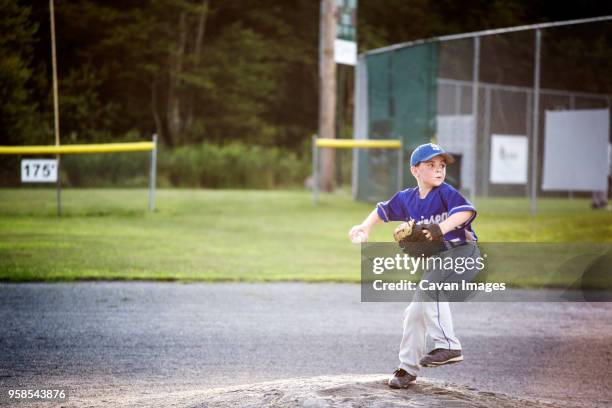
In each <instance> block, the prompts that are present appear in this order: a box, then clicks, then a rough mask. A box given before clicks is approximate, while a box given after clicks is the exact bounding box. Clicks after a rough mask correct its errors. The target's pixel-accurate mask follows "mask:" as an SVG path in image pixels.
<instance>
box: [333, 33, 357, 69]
mask: <svg viewBox="0 0 612 408" xmlns="http://www.w3.org/2000/svg"><path fill="white" fill-rule="evenodd" d="M334 60H335V61H336V63H338V64H345V65H356V64H357V43H356V42H354V41H347V40H340V39H338V38H336V40H335V42H334Z"/></svg>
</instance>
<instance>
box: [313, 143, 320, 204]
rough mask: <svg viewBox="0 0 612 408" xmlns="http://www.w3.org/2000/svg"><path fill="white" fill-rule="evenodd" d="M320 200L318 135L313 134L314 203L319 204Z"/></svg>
mask: <svg viewBox="0 0 612 408" xmlns="http://www.w3.org/2000/svg"><path fill="white" fill-rule="evenodd" d="M318 201H319V148H318V147H317V135H313V136H312V203H313V204H314V205H317V203H318Z"/></svg>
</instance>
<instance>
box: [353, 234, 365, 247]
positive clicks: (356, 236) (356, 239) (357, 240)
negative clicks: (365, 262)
mask: <svg viewBox="0 0 612 408" xmlns="http://www.w3.org/2000/svg"><path fill="white" fill-rule="evenodd" d="M364 241H365V234H364V233H363V232H362V231H357V232H356V233H355V234H354V235H353V236H352V237H351V242H352V243H353V244H361V243H362V242H364Z"/></svg>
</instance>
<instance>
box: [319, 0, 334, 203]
mask: <svg viewBox="0 0 612 408" xmlns="http://www.w3.org/2000/svg"><path fill="white" fill-rule="evenodd" d="M335 14H336V2H335V0H321V14H320V30H319V84H320V86H319V137H321V138H329V139H333V138H335V137H336V135H335V133H336V132H335V130H336V62H335V61H334V40H335V39H336V15H335ZM322 150H323V151H322V152H321V153H322V168H321V182H322V183H321V184H322V185H321V188H322V190H323V191H332V190H333V187H334V175H335V172H334V167H335V151H334V149H332V148H323V149H322Z"/></svg>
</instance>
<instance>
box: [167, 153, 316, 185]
mask: <svg viewBox="0 0 612 408" xmlns="http://www.w3.org/2000/svg"><path fill="white" fill-rule="evenodd" d="M159 157H160V164H159V172H160V175H161V176H162V177H165V178H167V180H168V181H169V182H170V184H171V185H172V186H176V187H209V188H264V189H269V188H275V187H281V186H282V187H288V186H300V185H302V184H303V182H304V179H305V178H306V177H307V176H308V174H309V172H310V164H309V163H310V162H309V161H308V160H307V159H304V158H300V157H298V155H297V154H296V153H295V152H292V151H289V150H285V149H280V148H278V147H263V146H257V145H246V144H242V143H230V144H227V145H216V144H211V143H206V142H204V143H201V144H199V145H194V146H182V147H178V148H175V149H173V150H168V151H162V152H160V155H159Z"/></svg>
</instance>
